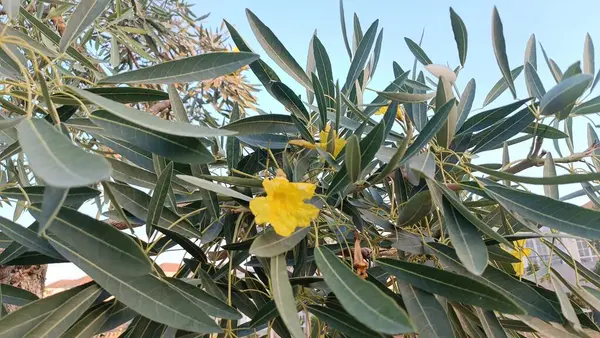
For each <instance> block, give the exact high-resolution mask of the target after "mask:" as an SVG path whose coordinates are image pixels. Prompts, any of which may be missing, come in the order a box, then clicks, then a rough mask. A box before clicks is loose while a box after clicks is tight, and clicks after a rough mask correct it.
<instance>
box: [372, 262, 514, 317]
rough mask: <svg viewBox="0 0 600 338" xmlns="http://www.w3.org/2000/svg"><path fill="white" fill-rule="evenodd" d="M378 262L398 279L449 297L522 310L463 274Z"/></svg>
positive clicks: (511, 310)
mask: <svg viewBox="0 0 600 338" xmlns="http://www.w3.org/2000/svg"><path fill="white" fill-rule="evenodd" d="M379 264H380V266H381V267H382V268H383V269H384V270H385V271H387V272H388V273H390V274H392V275H394V276H396V277H397V278H398V279H400V280H402V281H404V282H406V283H408V284H411V285H413V286H415V287H417V288H419V289H421V290H423V291H427V292H431V293H435V294H437V295H440V296H442V297H446V298H448V300H453V301H457V302H461V303H464V304H470V305H475V306H479V307H482V308H484V309H489V310H496V311H500V312H504V313H513V314H519V313H522V309H521V308H520V307H519V306H517V305H516V304H515V303H514V302H513V301H511V300H510V299H508V298H507V297H506V296H505V295H503V294H501V293H500V292H498V291H496V290H495V289H494V288H491V287H489V286H487V285H485V284H483V283H481V282H478V281H477V280H475V279H472V278H469V277H466V276H464V275H459V274H455V273H452V272H449V271H445V270H440V269H436V268H432V267H429V266H425V265H422V264H417V263H408V262H403V261H399V260H394V259H390V258H380V259H379Z"/></svg>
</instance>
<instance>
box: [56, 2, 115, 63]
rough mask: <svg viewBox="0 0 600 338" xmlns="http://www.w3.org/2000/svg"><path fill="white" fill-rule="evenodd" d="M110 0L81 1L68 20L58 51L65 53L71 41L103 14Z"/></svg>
mask: <svg viewBox="0 0 600 338" xmlns="http://www.w3.org/2000/svg"><path fill="white" fill-rule="evenodd" d="M109 3H110V0H83V1H81V2H80V3H79V4H78V5H77V7H76V8H75V11H73V14H71V16H70V18H69V21H68V22H67V28H66V29H65V31H64V32H63V33H62V37H61V39H60V44H59V46H58V51H59V52H60V53H64V52H65V51H66V50H67V47H69V45H70V44H71V41H73V40H74V39H76V38H77V37H78V36H79V35H80V34H81V33H82V32H83V31H84V30H85V29H86V28H89V27H90V26H92V25H93V23H94V20H96V18H98V17H99V16H100V15H102V12H104V9H105V8H106V6H108V4H109Z"/></svg>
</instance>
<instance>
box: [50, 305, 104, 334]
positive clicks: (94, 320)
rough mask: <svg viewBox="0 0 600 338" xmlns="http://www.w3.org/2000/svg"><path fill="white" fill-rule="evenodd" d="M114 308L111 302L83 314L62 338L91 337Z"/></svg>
mask: <svg viewBox="0 0 600 338" xmlns="http://www.w3.org/2000/svg"><path fill="white" fill-rule="evenodd" d="M113 307H115V303H113V302H103V303H101V304H99V305H98V306H96V307H93V308H91V309H90V311H88V312H87V313H86V314H84V315H83V316H82V317H81V319H79V320H78V321H77V322H76V323H75V324H73V326H71V328H69V329H68V330H67V331H66V332H65V333H64V334H63V335H62V336H61V337H62V338H87V337H92V336H93V335H94V334H96V332H97V331H98V330H99V329H100V328H101V327H102V325H104V323H105V322H106V321H107V319H108V317H109V315H110V313H111V311H112V310H113Z"/></svg>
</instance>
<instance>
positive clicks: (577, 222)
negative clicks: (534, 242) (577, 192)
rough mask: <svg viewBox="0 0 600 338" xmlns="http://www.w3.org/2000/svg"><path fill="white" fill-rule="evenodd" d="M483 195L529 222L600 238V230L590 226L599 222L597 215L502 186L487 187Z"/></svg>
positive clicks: (589, 237) (582, 235)
mask: <svg viewBox="0 0 600 338" xmlns="http://www.w3.org/2000/svg"><path fill="white" fill-rule="evenodd" d="M485 192H486V193H488V194H489V195H490V196H491V197H492V198H494V199H495V200H496V201H498V203H500V204H501V205H502V206H503V207H504V208H506V209H507V210H509V211H511V212H515V213H517V214H519V215H520V216H522V217H523V218H525V219H527V220H529V221H532V222H535V223H538V224H540V225H544V226H548V227H550V228H553V229H557V230H559V231H562V232H565V233H568V234H572V235H575V236H581V237H584V238H588V239H600V229H598V228H596V227H594V226H593V225H594V224H596V223H595V222H598V220H600V212H597V211H593V210H591V209H586V208H582V207H579V206H576V205H573V204H569V203H565V202H560V201H557V200H554V199H552V198H549V197H545V196H540V195H535V194H530V193H526V192H523V191H518V190H514V189H509V188H506V187H502V186H496V185H494V186H492V185H487V186H486V187H485Z"/></svg>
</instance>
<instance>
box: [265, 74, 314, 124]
mask: <svg viewBox="0 0 600 338" xmlns="http://www.w3.org/2000/svg"><path fill="white" fill-rule="evenodd" d="M311 88H312V87H311ZM311 90H312V89H311ZM271 94H273V97H275V98H276V99H277V101H279V102H280V103H281V104H283V106H284V107H286V108H287V109H288V110H289V111H290V112H291V113H292V115H294V116H296V118H298V119H300V120H301V121H305V122H306V121H308V120H309V118H310V116H309V114H308V111H307V110H306V107H304V104H303V103H302V101H301V100H300V98H299V97H298V95H296V94H295V93H294V91H293V90H292V89H291V88H290V87H288V86H286V85H285V84H284V83H282V82H277V81H275V82H272V83H271Z"/></svg>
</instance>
